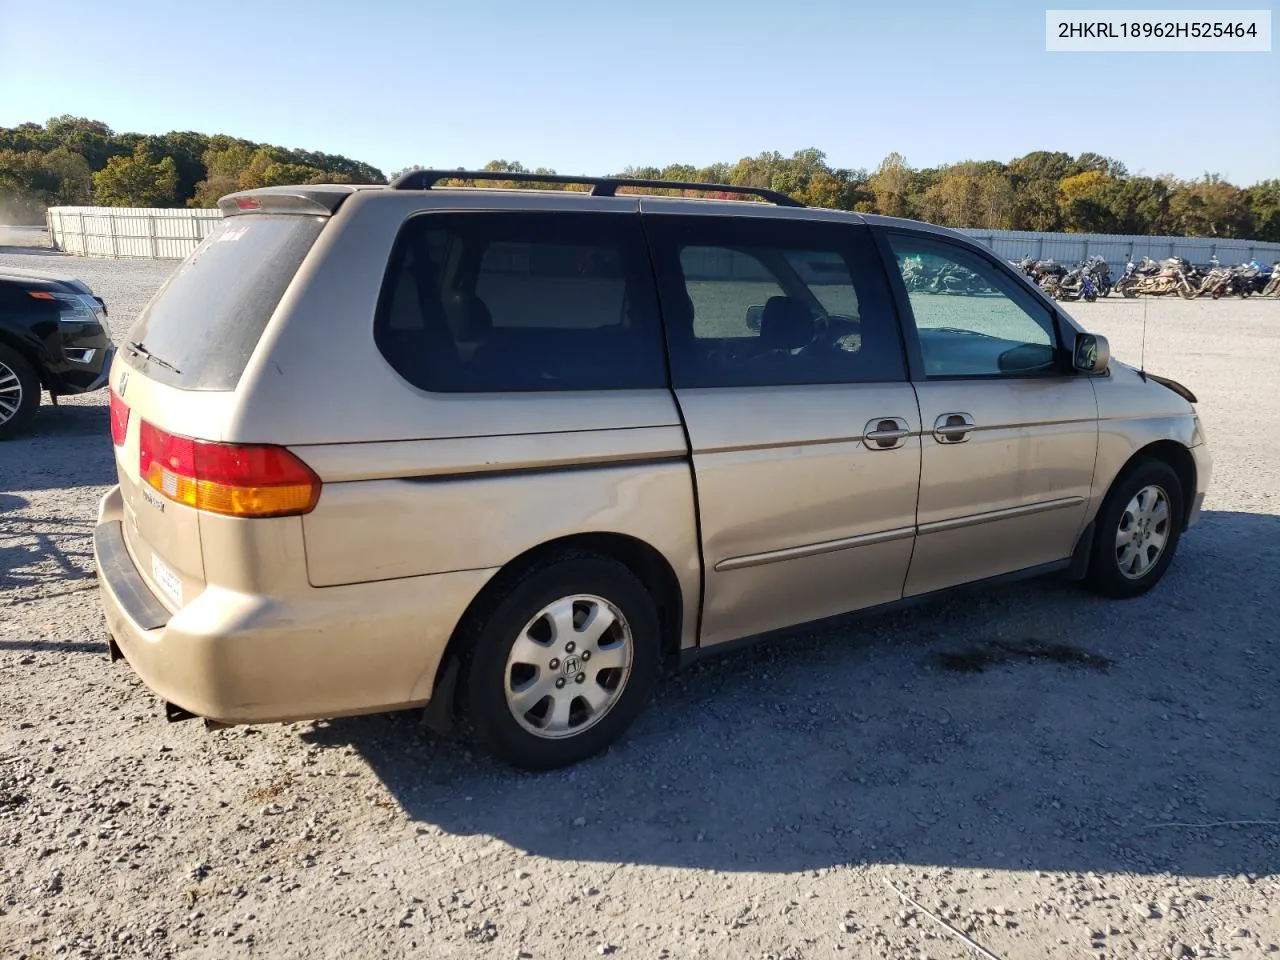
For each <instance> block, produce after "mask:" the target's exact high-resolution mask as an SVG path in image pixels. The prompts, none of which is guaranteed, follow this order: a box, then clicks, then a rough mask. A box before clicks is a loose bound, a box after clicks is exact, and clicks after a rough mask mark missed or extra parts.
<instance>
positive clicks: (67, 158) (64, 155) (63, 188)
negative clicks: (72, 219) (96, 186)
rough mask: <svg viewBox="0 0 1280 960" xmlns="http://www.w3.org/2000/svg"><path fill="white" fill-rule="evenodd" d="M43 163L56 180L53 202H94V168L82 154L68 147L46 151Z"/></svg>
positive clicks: (68, 203) (75, 204)
mask: <svg viewBox="0 0 1280 960" xmlns="http://www.w3.org/2000/svg"><path fill="white" fill-rule="evenodd" d="M41 165H42V166H43V167H44V169H45V171H46V172H47V173H48V175H49V177H50V178H51V179H52V180H53V181H54V184H53V186H52V196H50V197H49V198H48V199H49V202H50V203H51V204H65V205H68V206H80V205H83V204H88V203H92V202H93V170H92V169H90V167H89V161H87V160H86V159H85V158H84V157H83V156H82V155H80V154H79V153H76V152H74V151H72V150H69V149H67V148H66V147H57V148H56V149H54V150H50V151H49V152H48V153H46V154H45V155H44V156H43V158H42V160H41Z"/></svg>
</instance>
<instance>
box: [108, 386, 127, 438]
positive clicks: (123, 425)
mask: <svg viewBox="0 0 1280 960" xmlns="http://www.w3.org/2000/svg"><path fill="white" fill-rule="evenodd" d="M128 432H129V408H128V407H127V406H126V405H125V402H124V401H123V400H121V399H120V398H119V397H118V396H117V395H116V391H115V387H112V388H111V442H112V443H114V444H115V445H116V446H117V447H118V446H120V444H122V443H124V437H125V434H126V433H128Z"/></svg>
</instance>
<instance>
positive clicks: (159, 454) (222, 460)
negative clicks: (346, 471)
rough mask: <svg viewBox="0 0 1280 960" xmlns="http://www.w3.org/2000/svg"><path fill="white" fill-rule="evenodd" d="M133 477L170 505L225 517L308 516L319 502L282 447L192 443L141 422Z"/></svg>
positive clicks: (316, 482)
mask: <svg viewBox="0 0 1280 960" xmlns="http://www.w3.org/2000/svg"><path fill="white" fill-rule="evenodd" d="M138 471H139V473H141V475H142V480H143V482H144V483H146V484H147V485H148V486H150V487H152V488H153V489H155V490H158V491H159V492H160V493H162V494H163V495H164V496H166V497H168V498H169V499H170V500H173V501H175V502H176V503H182V504H185V505H186V506H188V507H195V508H196V509H197V510H207V511H209V512H210V513H221V514H225V515H227V516H231V517H289V516H295V515H298V514H303V513H310V512H311V511H312V510H313V509H315V505H316V501H317V500H319V499H320V478H319V477H317V476H316V475H315V473H314V472H313V471H312V470H311V468H310V467H308V466H307V465H306V464H305V463H303V462H302V461H301V460H299V459H298V458H297V457H295V456H294V455H293V454H292V453H290V452H289V451H288V450H286V449H285V448H284V447H275V446H268V445H266V444H236V443H211V442H209V441H207V440H193V439H192V438H190V437H180V436H175V435H174V434H171V433H166V432H165V431H164V430H161V429H160V428H159V427H156V426H153V425H152V424H150V423H147V421H145V420H143V421H142V422H141V426H140V433H139V441H138Z"/></svg>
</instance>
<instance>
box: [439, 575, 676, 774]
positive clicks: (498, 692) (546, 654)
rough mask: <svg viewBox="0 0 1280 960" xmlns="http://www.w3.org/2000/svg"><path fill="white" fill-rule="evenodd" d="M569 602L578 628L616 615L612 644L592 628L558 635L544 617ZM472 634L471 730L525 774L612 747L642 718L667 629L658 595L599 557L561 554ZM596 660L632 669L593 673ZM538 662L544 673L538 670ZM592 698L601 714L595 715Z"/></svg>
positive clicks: (468, 656)
mask: <svg viewBox="0 0 1280 960" xmlns="http://www.w3.org/2000/svg"><path fill="white" fill-rule="evenodd" d="M562 604H564V605H567V606H561V610H562V611H567V610H568V609H572V611H573V614H572V620H573V621H575V623H574V627H575V628H576V627H581V626H582V623H581V621H580V620H579V618H586V620H587V622H588V623H590V622H591V620H592V618H594V617H595V616H598V615H601V614H607V615H610V616H612V617H614V621H613V624H612V625H611V626H610V627H608V628H607V629H606V631H605V634H604V635H603V636H604V639H605V642H601V641H599V640H596V641H593V640H590V639H585V638H584V637H589V636H590V633H591V631H590V630H587V631H582V632H581V634H580V635H579V634H574V635H573V636H568V635H566V637H561V636H558V635H557V631H556V629H555V627H554V621H553V620H552V617H551V615H546V616H540V615H541V614H544V613H545V612H546V611H547V610H548V608H554V607H556V606H560V605H562ZM562 622H563V621H562ZM464 631H465V633H464V635H463V636H462V637H461V639H462V642H463V653H462V663H461V667H462V673H461V679H462V683H463V688H462V691H461V696H460V697H459V705H460V708H461V713H462V720H463V722H464V725H465V726H466V727H469V728H470V731H471V733H472V734H473V736H474V738H475V739H476V740H477V741H478V742H479V743H480V745H481V746H482V747H484V748H485V749H486V750H487V751H488V752H489V753H491V754H493V755H494V756H496V757H497V758H498V759H500V760H503V761H505V762H506V763H509V764H511V765H512V766H515V767H520V768H522V769H525V770H551V769H555V768H557V767H563V766H567V765H569V764H572V763H577V762H578V761H580V760H584V759H586V758H587V757H590V756H592V755H593V754H596V753H599V752H600V751H601V750H603V749H605V748H606V747H607V746H609V745H610V744H611V743H613V742H614V741H615V740H617V739H618V738H619V737H620V736H621V735H622V733H623V732H624V731H625V730H626V729H627V727H628V726H630V724H631V722H632V721H633V720H634V719H635V717H636V715H637V714H638V713H639V712H640V709H641V708H642V707H643V706H644V704H645V701H646V700H647V699H648V696H649V692H650V690H651V689H652V687H653V682H654V679H655V677H656V676H657V673H658V668H659V660H660V652H661V643H660V639H661V628H660V625H659V621H658V612H657V608H656V606H655V605H654V602H653V598H652V597H651V596H650V595H649V592H648V590H646V589H645V586H644V584H643V583H641V582H640V580H639V579H638V578H637V577H636V576H635V574H633V573H632V572H631V571H630V570H629V569H628V568H627V567H625V566H623V565H622V564H621V563H619V562H617V561H616V560H612V559H610V558H607V557H603V556H599V555H596V554H565V555H560V556H558V557H554V558H551V559H549V560H547V561H544V562H542V563H539V564H537V565H535V566H532V567H530V568H529V569H527V570H525V571H523V572H522V573H521V574H519V575H517V576H515V577H514V578H512V580H511V582H509V583H507V584H504V585H502V587H501V588H500V592H499V593H498V594H497V596H496V601H495V602H493V603H492V604H490V605H488V609H487V610H484V611H481V612H480V615H479V616H477V617H476V618H475V619H474V620H473V621H472V622H470V623H468V624H467V625H465V626H464ZM574 637H577V639H574ZM518 640H520V641H521V644H520V650H521V651H523V653H521V652H519V651H517V649H516V648H517V641H518ZM570 643H572V644H573V646H572V647H570V646H569V644H570ZM593 653H594V654H595V655H596V658H597V659H596V662H597V664H598V663H600V662H602V660H603V659H604V658H606V657H607V658H608V662H609V663H610V664H613V663H619V664H622V663H623V661H624V659H625V657H626V654H627V653H629V659H630V663H629V666H617V667H614V666H606V667H600V666H594V667H593V666H592V665H591V663H590V657H591V655H592V654H593ZM522 657H523V658H525V659H522ZM534 660H536V661H538V663H537V666H536V668H535V667H533V666H530V665H529V664H530V662H531V661H534ZM574 661H576V662H574ZM552 664H555V666H554V667H552V666H551V665H552ZM584 678H585V679H584ZM557 684H558V685H559V686H556V685H557ZM512 687H515V690H512V689H511V688H512ZM544 689H545V690H546V693H543V694H542V696H541V697H539V696H538V693H539V692H540V691H541V690H544ZM558 691H563V692H558ZM579 691H581V692H579ZM592 691H594V694H595V695H596V696H598V697H599V698H600V701H601V702H600V704H599V709H598V711H596V710H590V709H588V708H589V704H588V700H587V698H588V696H591V695H592V693H591V692H592ZM520 692H526V702H527V703H528V704H529V706H530V709H529V710H527V711H526V712H525V713H523V714H521V715H520V717H519V718H518V717H517V709H518V708H517V707H516V706H511V705H509V698H514V697H515V696H516V695H517V694H519V693H520ZM557 704H564V705H565V706H564V707H562V709H564V710H565V712H564V713H563V714H559V715H557V714H556V713H555V709H554V708H555V706H556V705H557ZM575 718H576V719H577V722H576V724H575V723H574V720H575ZM562 722H563V723H565V724H566V726H564V727H561V728H560V729H559V730H558V731H555V730H554V728H555V727H556V726H559V724H560V723H562ZM575 725H576V726H577V727H578V728H579V729H578V732H574V726H575ZM548 727H551V728H552V730H548V729H547V728H548ZM540 731H541V732H540Z"/></svg>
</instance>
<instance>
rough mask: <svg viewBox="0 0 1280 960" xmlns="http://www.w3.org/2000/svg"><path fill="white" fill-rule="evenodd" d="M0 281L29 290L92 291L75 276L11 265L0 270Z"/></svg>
mask: <svg viewBox="0 0 1280 960" xmlns="http://www.w3.org/2000/svg"><path fill="white" fill-rule="evenodd" d="M0 283H13V284H19V285H21V286H23V287H25V288H27V289H29V290H58V291H61V292H63V293H90V294H91V293H93V291H92V290H91V289H89V285H88V284H87V283H85V282H84V281H83V280H77V279H76V278H75V277H71V276H66V275H64V274H55V273H37V272H35V271H34V270H15V269H13V268H11V267H5V268H4V270H3V271H0Z"/></svg>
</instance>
